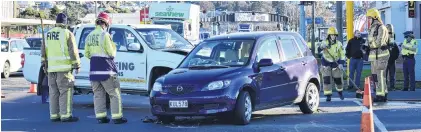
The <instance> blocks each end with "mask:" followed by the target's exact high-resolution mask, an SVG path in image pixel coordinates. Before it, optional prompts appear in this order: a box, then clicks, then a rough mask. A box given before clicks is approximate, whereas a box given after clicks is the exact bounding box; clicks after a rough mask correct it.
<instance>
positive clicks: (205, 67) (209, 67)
mask: <svg viewBox="0 0 421 132" xmlns="http://www.w3.org/2000/svg"><path fill="white" fill-rule="evenodd" d="M189 68H191V69H196V68H197V69H211V68H229V66H222V65H210V66H190V67H189Z"/></svg>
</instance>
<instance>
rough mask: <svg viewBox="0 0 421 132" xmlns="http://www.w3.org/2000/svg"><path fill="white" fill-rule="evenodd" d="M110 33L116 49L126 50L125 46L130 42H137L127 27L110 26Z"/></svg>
mask: <svg viewBox="0 0 421 132" xmlns="http://www.w3.org/2000/svg"><path fill="white" fill-rule="evenodd" d="M110 35H111V39H112V40H113V42H114V43H115V44H116V48H117V51H128V50H127V47H128V46H129V44H131V43H139V44H140V42H139V40H138V39H137V38H136V36H135V35H134V34H133V33H132V32H131V31H129V30H127V29H121V28H111V29H110Z"/></svg>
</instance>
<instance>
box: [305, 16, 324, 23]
mask: <svg viewBox="0 0 421 132" xmlns="http://www.w3.org/2000/svg"><path fill="white" fill-rule="evenodd" d="M314 19H315V21H314V24H322V23H323V18H321V17H316V18H314ZM312 22H313V21H312V19H311V18H306V23H307V24H311V23H312Z"/></svg>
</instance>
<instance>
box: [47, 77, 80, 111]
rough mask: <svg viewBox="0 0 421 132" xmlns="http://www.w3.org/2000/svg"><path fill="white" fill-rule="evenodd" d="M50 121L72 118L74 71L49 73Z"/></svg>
mask: <svg viewBox="0 0 421 132" xmlns="http://www.w3.org/2000/svg"><path fill="white" fill-rule="evenodd" d="M48 86H49V96H50V119H58V118H61V119H67V118H69V117H71V116H72V111H73V110H72V104H73V86H74V76H73V74H72V71H68V72H49V73H48Z"/></svg>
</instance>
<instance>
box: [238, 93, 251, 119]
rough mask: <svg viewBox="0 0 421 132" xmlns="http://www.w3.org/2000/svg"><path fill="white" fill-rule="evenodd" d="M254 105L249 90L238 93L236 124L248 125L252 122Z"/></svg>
mask: <svg viewBox="0 0 421 132" xmlns="http://www.w3.org/2000/svg"><path fill="white" fill-rule="evenodd" d="M252 105H253V104H252V102H251V97H250V94H249V93H248V92H247V91H241V93H240V94H239V95H238V98H237V103H236V106H235V110H234V120H235V123H236V124H239V125H247V124H249V123H250V120H251V115H252V111H253V110H252V109H253V106H252Z"/></svg>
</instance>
